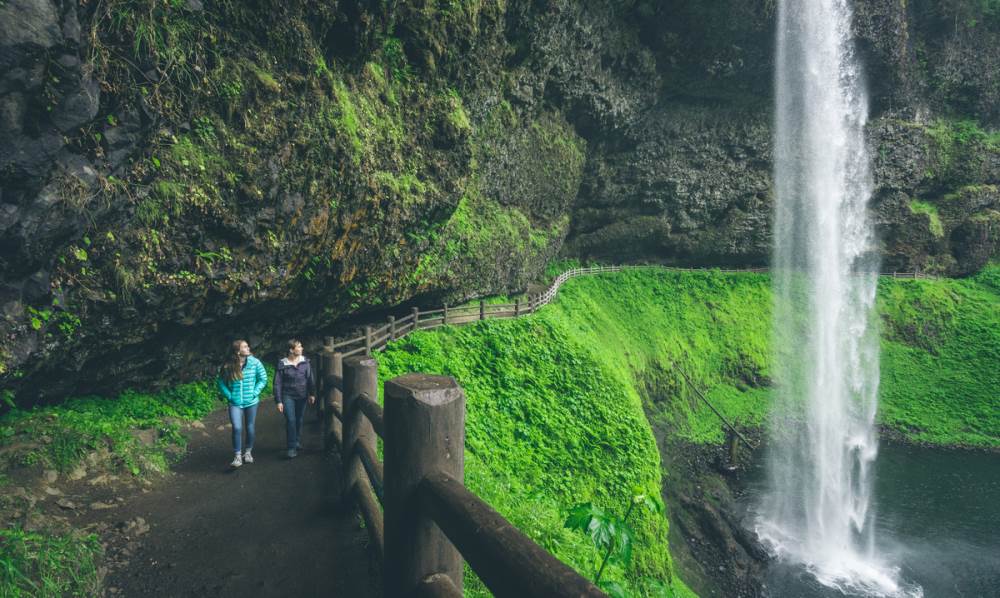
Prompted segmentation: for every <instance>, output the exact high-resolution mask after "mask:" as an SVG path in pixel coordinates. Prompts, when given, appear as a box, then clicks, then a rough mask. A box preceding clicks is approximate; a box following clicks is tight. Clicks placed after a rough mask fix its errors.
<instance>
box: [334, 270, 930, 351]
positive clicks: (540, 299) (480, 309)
mask: <svg viewBox="0 0 1000 598" xmlns="http://www.w3.org/2000/svg"><path fill="white" fill-rule="evenodd" d="M638 269H660V270H668V271H675V272H704V271H707V270H709V269H708V268H671V267H665V266H657V265H630V266H590V267H586V268H573V269H571V270H567V271H565V272H563V273H562V274H560V275H559V276H557V277H556V279H555V280H554V281H553V282H552V284H551V285H550V286H549V287H548V288H547V289H546V290H545V291H542V292H541V293H537V294H535V295H529V296H528V297H527V299H525V300H523V301H522V300H516V301H514V302H513V303H502V304H490V303H486V302H485V301H480V302H479V304H478V305H465V306H462V307H449V306H447V305H445V306H444V307H441V308H439V309H431V310H423V311H421V310H420V308H418V307H414V308H412V309H411V310H410V313H409V314H408V315H407V316H405V317H402V318H399V319H396V317H395V316H389V318H388V321H387V322H386V323H385V324H384V325H382V326H380V327H378V328H373V327H371V326H365V327H364V330H363V332H362V333H361V334H360V335H358V336H356V337H354V338H348V339H342V340H339V341H337V342H334V343H333V350H334V351H338V352H341V353H343V355H344V357H351V356H353V355H359V354H364V355H371V354H372V352H373V351H378V350H381V349H383V348H385V346H386V345H387V344H388V343H389V342H391V341H394V340H398V339H400V338H402V337H404V336H406V335H407V334H410V333H411V332H413V331H415V330H430V329H432V328H437V327H439V326H445V325H460V324H468V323H470V322H478V321H480V320H490V319H495V318H517V317H520V316H524V315H528V314H531V313H534V312H535V311H537V310H538V309H539V308H541V307H542V306H544V305H546V304H548V303H549V302H551V301H552V299H554V298H555V296H556V294H557V293H558V292H559V288H560V287H561V286H562V285H563V283H565V282H566V281H567V280H569V279H571V278H576V277H577V276H585V275H590V274H604V273H607V272H621V271H623V270H638ZM711 270H714V271H717V272H728V273H734V272H740V273H765V272H769V271H770V269H769V268H744V269H728V270H727V269H718V268H712V269H711ZM881 276H883V277H892V278H933V276H930V275H927V274H923V273H921V272H891V273H883V274H881ZM328 344H329V343H328Z"/></svg>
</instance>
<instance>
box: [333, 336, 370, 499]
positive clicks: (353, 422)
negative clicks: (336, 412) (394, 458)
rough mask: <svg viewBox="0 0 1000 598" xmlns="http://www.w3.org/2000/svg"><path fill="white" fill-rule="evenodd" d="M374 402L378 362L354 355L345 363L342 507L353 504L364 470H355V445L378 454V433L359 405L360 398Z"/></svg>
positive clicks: (356, 457)
mask: <svg viewBox="0 0 1000 598" xmlns="http://www.w3.org/2000/svg"><path fill="white" fill-rule="evenodd" d="M363 394H364V395H368V397H369V398H370V399H371V400H373V401H375V400H377V397H378V362H377V361H375V360H374V359H373V358H371V357H369V356H367V355H353V356H351V357H348V358H347V359H345V360H344V409H343V414H344V435H343V445H342V446H341V451H340V459H341V462H342V464H343V466H344V487H343V494H342V496H341V498H342V499H343V503H342V504H345V505H346V504H350V502H351V496H352V490H353V489H354V484H356V483H358V480H357V479H356V478H355V473H356V472H357V471H359V470H361V468H358V467H354V461H355V460H357V459H359V457H358V456H357V451H356V450H355V447H354V445H355V443H363V444H366V445H368V448H370V449H371V452H372V454H375V443H376V440H375V430H374V428H372V423H371V422H370V421H368V418H367V417H365V416H364V414H363V413H361V409H360V408H359V406H358V405H357V401H358V397H359V396H361V395H363Z"/></svg>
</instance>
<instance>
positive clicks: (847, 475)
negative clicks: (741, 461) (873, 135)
mask: <svg viewBox="0 0 1000 598" xmlns="http://www.w3.org/2000/svg"><path fill="white" fill-rule="evenodd" d="M851 18H852V15H851V8H850V6H849V3H848V0H809V1H802V0H779V1H778V22H777V55H776V61H775V68H776V78H775V91H776V104H775V115H774V116H775V118H774V122H775V167H774V175H775V190H776V210H775V227H774V229H775V249H774V256H773V271H774V283H773V284H774V290H775V310H774V318H775V320H774V322H775V325H774V331H775V347H776V363H775V379H776V383H777V397H776V400H775V408H774V410H773V413H772V418H771V422H770V436H771V442H770V449H769V455H768V467H769V470H768V471H769V483H770V487H769V493H768V495H767V498H765V499H764V502H763V504H761V505H760V511H759V516H758V520H757V532H758V534H759V536H760V537H761V539H762V540H763V541H764V542H765V544H766V545H767V546H769V547H770V548H771V549H772V550H773V551H774V552H775V553H776V554H777V555H778V556H779V558H784V559H789V560H791V561H793V562H799V563H802V564H803V565H804V566H805V567H806V568H807V569H808V570H809V571H810V572H811V573H812V574H813V575H814V576H815V577H816V579H817V580H819V581H820V582H821V583H823V584H825V585H828V586H832V587H836V588H839V589H840V590H841V591H844V592H851V593H860V594H862V595H877V596H891V595H900V594H901V593H903V592H904V591H903V590H902V589H901V586H900V584H899V582H898V581H897V580H896V570H895V569H893V568H892V567H890V566H888V565H887V564H885V563H883V562H880V560H879V557H878V554H877V552H878V551H877V550H876V544H875V537H874V530H873V527H874V525H873V518H874V513H873V511H874V509H873V507H872V504H871V500H870V494H871V487H872V474H873V466H874V462H875V457H876V454H877V452H878V444H877V438H876V429H875V411H876V406H877V392H878V381H879V344H878V330H877V319H876V315H875V313H874V304H875V290H876V284H877V281H878V267H879V264H878V259H877V255H876V242H875V238H874V233H873V229H872V224H871V221H870V218H869V215H868V202H869V199H870V197H871V195H872V187H873V184H872V176H871V172H870V169H869V159H868V152H867V148H866V146H865V138H864V127H865V123H866V121H867V118H868V112H867V96H866V91H865V86H864V81H863V74H862V70H861V66H860V64H859V61H858V59H857V56H856V55H855V54H856V52H855V49H854V43H853V41H852V34H851Z"/></svg>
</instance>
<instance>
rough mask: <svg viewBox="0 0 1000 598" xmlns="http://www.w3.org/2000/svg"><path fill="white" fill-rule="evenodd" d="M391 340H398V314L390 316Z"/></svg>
mask: <svg viewBox="0 0 1000 598" xmlns="http://www.w3.org/2000/svg"><path fill="white" fill-rule="evenodd" d="M389 340H391V341H394V340H396V316H389Z"/></svg>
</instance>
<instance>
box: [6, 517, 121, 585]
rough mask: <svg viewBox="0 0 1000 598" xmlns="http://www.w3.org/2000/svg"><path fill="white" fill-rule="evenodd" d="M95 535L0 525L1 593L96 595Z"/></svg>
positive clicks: (98, 552) (98, 546) (97, 553)
mask: <svg viewBox="0 0 1000 598" xmlns="http://www.w3.org/2000/svg"><path fill="white" fill-rule="evenodd" d="M101 552H102V551H101V543H100V540H99V539H98V537H97V536H96V535H93V534H90V535H86V536H80V535H77V534H58V533H52V534H48V533H39V532H29V531H24V530H21V529H19V528H16V527H15V528H9V529H0V597H3V598H19V597H22V596H23V597H25V598H27V597H29V596H38V597H42V596H97V595H98V594H100V592H101V582H100V574H99V573H98V570H97V566H96V564H95V562H96V560H97V558H98V557H99V556H100V555H101Z"/></svg>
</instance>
